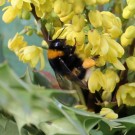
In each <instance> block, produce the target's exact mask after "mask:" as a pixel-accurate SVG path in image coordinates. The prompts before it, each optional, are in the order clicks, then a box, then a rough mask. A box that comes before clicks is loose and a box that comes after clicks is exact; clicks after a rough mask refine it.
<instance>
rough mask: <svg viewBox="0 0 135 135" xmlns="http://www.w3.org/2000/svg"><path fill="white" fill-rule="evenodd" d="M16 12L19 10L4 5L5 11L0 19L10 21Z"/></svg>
mask: <svg viewBox="0 0 135 135" xmlns="http://www.w3.org/2000/svg"><path fill="white" fill-rule="evenodd" d="M4 10H5V9H4ZM18 13H19V10H18V9H17V8H13V7H12V6H8V7H6V11H5V13H4V14H3V16H2V20H3V21H4V22H5V23H10V22H12V21H13V20H14V19H15V18H16V16H17V15H18Z"/></svg>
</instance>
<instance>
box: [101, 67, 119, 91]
mask: <svg viewBox="0 0 135 135" xmlns="http://www.w3.org/2000/svg"><path fill="white" fill-rule="evenodd" d="M104 75H105V78H106V85H105V87H104V90H105V91H108V92H113V90H114V88H115V87H116V84H117V83H118V82H119V81H120V79H119V77H118V75H117V73H116V72H114V71H113V70H111V69H108V70H106V72H105V74H104Z"/></svg>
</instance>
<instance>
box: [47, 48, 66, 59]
mask: <svg viewBox="0 0 135 135" xmlns="http://www.w3.org/2000/svg"><path fill="white" fill-rule="evenodd" d="M47 55H48V59H54V58H57V57H60V56H63V55H64V52H63V51H58V50H52V49H49V50H48V53H47Z"/></svg>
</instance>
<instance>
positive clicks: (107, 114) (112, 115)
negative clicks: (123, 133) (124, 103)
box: [100, 108, 118, 120]
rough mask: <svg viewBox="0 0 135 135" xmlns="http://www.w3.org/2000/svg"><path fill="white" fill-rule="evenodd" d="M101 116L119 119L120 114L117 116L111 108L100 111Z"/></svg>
mask: <svg viewBox="0 0 135 135" xmlns="http://www.w3.org/2000/svg"><path fill="white" fill-rule="evenodd" d="M100 115H102V116H104V117H105V118H107V119H111V120H113V119H117V118H118V114H116V113H115V112H114V111H113V110H112V109H110V108H102V109H101V111H100Z"/></svg>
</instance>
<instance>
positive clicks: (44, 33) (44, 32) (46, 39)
mask: <svg viewBox="0 0 135 135" xmlns="http://www.w3.org/2000/svg"><path fill="white" fill-rule="evenodd" d="M31 7H32V11H31V12H32V14H33V16H34V18H35V19H36V21H37V23H38V24H39V26H40V27H41V28H40V29H41V31H42V34H43V37H44V40H45V41H46V42H47V44H48V45H50V43H51V41H50V40H51V37H50V36H49V34H48V31H47V29H46V27H45V23H44V21H43V20H42V19H41V18H39V17H38V16H37V15H36V12H35V7H34V5H33V4H31Z"/></svg>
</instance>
